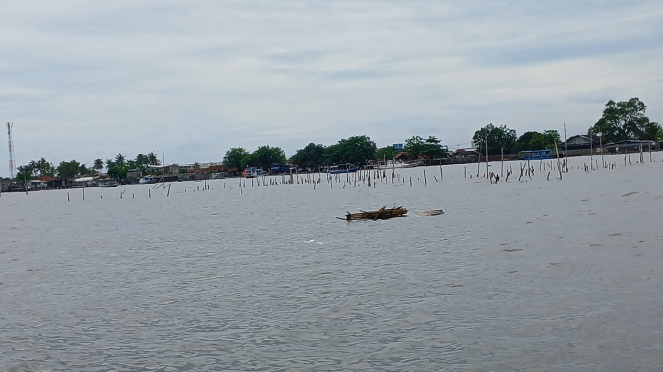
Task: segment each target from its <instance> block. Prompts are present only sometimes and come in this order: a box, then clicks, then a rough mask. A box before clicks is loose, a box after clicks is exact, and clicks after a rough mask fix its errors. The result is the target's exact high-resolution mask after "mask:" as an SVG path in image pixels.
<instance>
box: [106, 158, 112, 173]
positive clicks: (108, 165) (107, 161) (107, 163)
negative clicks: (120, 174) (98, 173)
mask: <svg viewBox="0 0 663 372" xmlns="http://www.w3.org/2000/svg"><path fill="white" fill-rule="evenodd" d="M112 165H113V160H112V159H106V171H107V172H108V168H110V167H111V166H112Z"/></svg>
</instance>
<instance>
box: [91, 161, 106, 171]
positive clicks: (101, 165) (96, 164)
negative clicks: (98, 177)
mask: <svg viewBox="0 0 663 372" xmlns="http://www.w3.org/2000/svg"><path fill="white" fill-rule="evenodd" d="M93 167H94V169H95V170H96V171H97V172H99V171H101V170H102V169H104V161H103V160H101V159H94V165H93Z"/></svg>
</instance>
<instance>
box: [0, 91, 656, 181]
mask: <svg viewBox="0 0 663 372" xmlns="http://www.w3.org/2000/svg"><path fill="white" fill-rule="evenodd" d="M645 111H646V106H645V105H644V103H643V102H641V101H640V100H639V99H638V98H635V97H634V98H631V99H629V100H628V101H621V102H615V101H612V100H610V101H608V103H607V104H606V105H605V107H604V109H603V114H602V116H601V118H599V120H598V121H597V122H596V123H595V124H594V125H593V126H590V127H589V129H588V130H587V133H586V134H577V135H571V136H569V137H567V130H566V124H564V131H563V134H564V136H563V138H564V140H562V136H561V135H560V133H559V131H557V130H554V129H552V130H544V131H543V132H537V131H527V132H525V133H523V134H522V135H520V137H518V136H517V135H516V131H515V130H514V129H510V128H508V127H507V126H506V125H499V126H495V125H493V124H492V123H490V124H488V125H486V126H484V127H482V128H480V129H478V130H477V131H476V132H475V133H474V136H473V137H472V139H471V142H470V146H469V147H468V148H460V146H459V148H457V149H456V150H449V148H448V146H446V145H443V144H442V141H441V140H440V139H438V138H437V137H435V136H428V138H423V137H420V136H413V137H411V138H409V139H406V140H405V142H404V143H395V144H393V145H391V146H386V147H382V148H378V147H377V145H376V143H375V142H374V141H372V140H371V138H370V137H368V136H366V135H361V136H352V137H349V138H347V139H345V138H344V139H341V140H339V141H338V143H336V144H333V145H329V146H323V145H321V144H315V143H310V144H308V145H307V146H305V147H304V148H302V149H299V150H297V152H296V153H295V154H294V155H292V156H291V157H290V158H286V156H285V152H284V151H283V150H282V149H281V148H280V147H270V146H268V145H267V146H260V147H258V149H257V150H256V151H254V152H252V153H251V152H248V151H247V150H246V149H244V148H241V147H235V148H230V149H229V150H227V151H226V154H225V156H224V158H223V160H222V161H219V162H208V163H198V162H196V163H193V164H177V163H173V164H165V162H164V156H162V157H161V159H159V157H158V156H157V154H156V153H155V152H153V151H152V152H150V153H148V154H138V155H137V156H136V158H135V159H128V158H127V157H126V156H125V155H123V154H121V153H119V154H117V155H116V156H115V158H114V159H106V161H103V160H102V159H96V160H94V162H93V165H92V166H91V167H88V166H86V164H81V163H79V162H77V161H75V160H72V161H69V162H65V161H62V162H60V164H59V165H58V166H57V167H56V166H55V165H54V164H53V163H50V162H48V161H47V160H46V159H45V158H43V157H42V158H41V159H39V160H33V161H31V162H30V163H29V164H26V165H22V166H19V167H16V164H15V160H14V158H15V156H14V144H13V132H12V130H13V123H7V125H6V127H7V135H8V139H9V170H10V175H11V176H10V177H9V178H4V179H0V192H28V191H34V190H49V189H62V188H77V187H117V186H118V185H131V184H150V183H164V184H165V183H166V182H182V181H200V180H209V179H223V178H229V177H243V178H256V177H260V176H265V175H285V174H288V175H292V174H299V173H309V172H317V173H328V174H339V173H351V172H356V171H360V170H378V169H395V168H396V167H398V168H403V167H408V168H409V167H417V166H427V165H439V166H440V170H441V169H442V168H441V167H442V166H443V165H445V164H462V163H481V162H493V161H505V160H518V159H524V160H533V159H537V160H538V159H541V160H542V159H552V158H558V159H559V158H562V157H571V156H582V155H606V154H626V153H635V152H639V153H641V154H642V153H643V151H646V152H652V151H659V150H660V149H661V148H663V127H661V125H660V124H658V123H657V122H653V121H650V120H649V118H648V117H647V116H645ZM592 166H593V165H592ZM104 168H105V170H106V171H105V172H103V170H104ZM16 171H18V172H16ZM486 177H488V172H487V173H486Z"/></svg>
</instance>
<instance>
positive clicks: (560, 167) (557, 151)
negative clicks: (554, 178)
mask: <svg viewBox="0 0 663 372" xmlns="http://www.w3.org/2000/svg"><path fill="white" fill-rule="evenodd" d="M553 141H555V153H556V154H557V169H558V170H559V179H560V180H561V179H562V166H561V165H560V164H559V150H558V149H557V140H553Z"/></svg>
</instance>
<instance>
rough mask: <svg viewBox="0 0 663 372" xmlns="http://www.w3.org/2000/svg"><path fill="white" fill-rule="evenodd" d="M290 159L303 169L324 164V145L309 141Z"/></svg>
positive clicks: (314, 167)
mask: <svg viewBox="0 0 663 372" xmlns="http://www.w3.org/2000/svg"><path fill="white" fill-rule="evenodd" d="M290 161H291V162H292V163H293V164H295V165H296V166H298V167H301V168H304V169H310V170H313V169H316V168H317V167H319V166H321V165H323V164H325V147H324V146H322V145H319V144H318V145H316V144H315V143H312V142H311V143H309V144H308V145H306V147H304V148H303V149H299V150H297V152H296V153H295V155H293V156H292V157H291V158H290Z"/></svg>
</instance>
